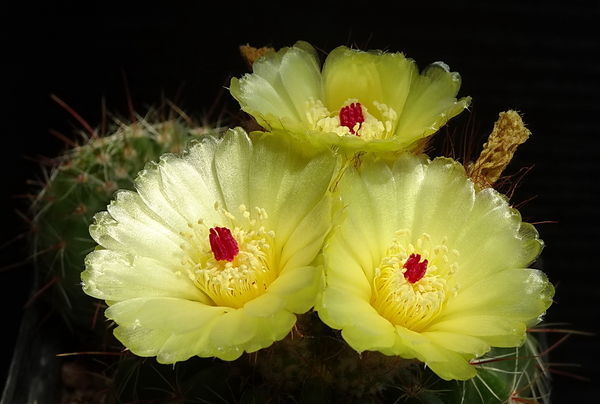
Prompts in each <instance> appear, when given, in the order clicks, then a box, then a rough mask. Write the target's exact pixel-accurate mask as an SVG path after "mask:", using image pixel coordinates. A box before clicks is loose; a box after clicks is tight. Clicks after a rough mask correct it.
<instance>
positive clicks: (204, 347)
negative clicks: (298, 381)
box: [81, 129, 339, 363]
mask: <svg viewBox="0 0 600 404" xmlns="http://www.w3.org/2000/svg"><path fill="white" fill-rule="evenodd" d="M338 166H339V164H338V159H337V157H335V156H334V155H333V154H332V153H331V152H330V151H329V150H327V149H321V150H320V151H319V150H316V149H314V148H307V147H304V148H303V147H302V145H299V144H297V142H296V141H294V139H292V138H284V137H278V136H273V135H271V134H268V133H267V134H261V133H255V134H253V135H252V137H251V138H250V137H248V135H247V134H246V133H245V132H244V131H243V130H241V129H234V130H230V131H229V132H228V133H226V134H225V136H224V138H222V139H216V138H213V137H210V136H207V137H204V138H202V139H201V141H198V142H196V143H193V144H192V145H191V146H190V147H189V149H188V150H187V152H185V153H184V154H183V155H174V154H167V155H164V156H162V157H161V160H160V162H158V163H151V164H149V165H147V166H146V168H145V169H144V170H143V171H142V172H141V173H140V174H139V176H138V178H137V179H136V181H135V187H136V190H137V191H136V192H135V191H126V190H122V191H119V192H117V194H116V195H115V198H114V200H113V201H112V203H111V204H110V205H109V206H108V211H105V212H101V213H99V214H97V215H96V216H95V221H94V224H92V226H91V227H90V233H91V235H92V237H93V238H94V240H96V242H98V244H99V247H98V248H97V249H96V250H95V251H93V252H92V253H90V254H89V255H88V256H87V258H86V270H85V271H84V272H83V273H82V276H81V278H82V281H83V288H84V290H85V292H86V293H87V294H89V295H91V296H94V297H96V298H99V299H103V300H106V302H107V303H108V305H109V308H108V309H107V310H106V316H107V317H108V318H109V319H112V320H114V321H115V323H117V325H118V327H117V328H116V329H115V331H114V333H115V335H116V337H117V338H118V339H119V340H120V341H121V342H122V343H123V344H124V345H125V346H126V347H127V348H129V349H130V350H131V351H132V352H133V353H135V354H137V355H140V356H157V360H158V361H159V362H161V363H174V362H177V361H183V360H186V359H188V358H190V357H192V356H195V355H198V356H201V357H213V356H214V357H218V358H221V359H224V360H234V359H236V358H238V357H239V356H240V355H241V354H242V353H243V352H244V351H246V352H253V351H257V350H259V349H261V348H264V347H267V346H269V345H271V344H272V343H273V342H274V341H277V340H280V339H282V338H284V337H285V335H286V334H288V332H289V331H290V329H291V328H292V327H293V325H294V323H295V321H296V316H295V313H303V312H306V311H307V310H309V309H310V308H311V307H313V306H314V303H315V299H316V296H317V294H318V293H319V292H320V291H321V289H322V286H323V270H322V267H320V266H315V265H314V264H313V261H314V260H315V257H316V256H317V254H318V253H319V251H320V249H321V247H322V243H323V239H324V238H325V236H326V234H327V233H328V231H329V229H330V226H331V211H332V209H331V206H330V205H331V200H332V198H331V195H330V192H329V191H328V189H329V187H330V184H331V181H332V178H333V176H334V175H335V173H336V172H337V170H338V169H339V167H338Z"/></svg>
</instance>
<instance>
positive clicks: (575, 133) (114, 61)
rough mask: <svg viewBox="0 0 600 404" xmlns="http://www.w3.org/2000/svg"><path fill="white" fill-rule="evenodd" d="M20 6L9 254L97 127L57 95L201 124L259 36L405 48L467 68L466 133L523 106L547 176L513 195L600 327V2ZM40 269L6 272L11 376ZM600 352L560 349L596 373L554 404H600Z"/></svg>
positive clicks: (536, 167)
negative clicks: (30, 204)
mask: <svg viewBox="0 0 600 404" xmlns="http://www.w3.org/2000/svg"><path fill="white" fill-rule="evenodd" d="M207 4H208V5H207ZM3 7H6V6H3ZM9 7H12V8H9V9H5V10H4V11H3V12H2V20H4V22H3V23H2V29H3V31H4V32H3V33H2V53H3V56H2V65H3V66H4V73H1V74H2V76H1V77H2V85H1V89H0V94H1V99H2V109H1V112H0V114H1V115H0V118H1V121H0V122H1V125H2V126H3V127H2V129H0V136H1V139H2V144H3V147H2V148H0V153H1V155H0V164H1V167H0V181H1V182H0V185H1V186H2V192H1V193H0V197H1V199H0V202H1V205H2V211H1V212H2V213H0V229H1V233H0V244H2V243H5V242H9V241H10V240H12V239H14V238H17V237H18V236H19V235H20V234H22V233H24V232H26V231H27V228H28V227H27V225H26V223H25V221H23V220H22V219H21V218H20V217H19V215H17V213H16V211H21V212H25V211H26V210H27V204H26V198H23V197H22V196H23V195H26V194H27V193H29V192H31V190H32V188H31V187H30V186H28V185H27V184H26V181H27V180H28V179H35V178H39V176H40V172H41V171H40V168H39V164H38V163H36V162H35V160H36V159H38V157H39V156H55V155H56V154H57V153H58V152H59V151H60V150H61V149H62V148H63V146H64V145H63V142H62V141H61V140H59V139H58V138H56V137H54V136H52V135H51V134H50V133H49V130H50V129H54V130H56V131H58V132H60V133H62V134H64V135H66V136H68V137H71V138H75V135H73V132H74V131H73V128H80V127H81V126H80V125H78V124H77V123H76V121H75V119H74V118H73V117H72V116H71V115H70V114H69V113H68V112H66V111H65V110H64V109H63V108H62V107H60V106H59V105H58V104H57V103H56V102H54V101H53V100H51V98H50V94H55V95H57V96H58V97H59V98H61V99H62V100H64V101H65V102H66V103H67V104H68V105H69V106H71V107H72V108H73V109H74V110H76V111H77V112H78V113H79V114H80V115H81V116H82V117H83V119H85V120H86V121H87V122H88V123H89V124H90V125H92V126H97V125H99V124H100V122H101V119H102V112H101V102H102V100H103V99H104V100H105V104H106V106H107V109H108V110H109V111H111V112H114V113H117V114H120V115H124V116H128V114H129V108H128V103H127V96H126V89H129V91H130V92H131V94H132V100H133V107H134V109H135V110H136V111H140V112H142V113H143V112H144V110H145V108H146V107H147V106H148V105H157V104H159V103H160V101H161V99H162V97H166V98H169V99H175V98H177V99H178V105H180V106H182V107H183V108H184V109H185V110H186V111H187V112H188V113H190V114H191V115H194V116H197V117H201V116H202V115H203V114H204V113H205V112H206V111H207V110H208V109H210V107H211V105H212V104H213V102H214V100H215V99H216V98H217V97H218V96H219V94H221V93H223V86H224V85H227V83H228V82H229V79H228V77H229V76H230V75H237V76H239V75H240V74H242V73H243V72H244V71H245V66H244V62H243V61H242V59H241V58H240V57H239V54H238V46H239V45H242V44H245V43H247V42H249V43H250V44H252V45H254V46H263V45H272V46H274V47H276V48H279V47H282V46H287V45H292V44H293V43H294V42H295V41H296V40H299V39H303V40H306V41H308V42H310V43H312V44H313V45H315V46H316V47H317V48H319V49H322V50H323V51H330V50H332V49H333V48H335V47H336V46H338V45H342V44H344V45H356V46H358V47H361V48H370V49H373V48H380V49H389V50H390V51H402V52H404V53H405V54H406V55H407V56H408V57H411V58H414V59H415V60H416V61H417V63H418V64H419V66H420V67H421V68H423V67H425V66H426V65H427V64H429V63H431V62H434V61H436V60H442V61H444V62H446V63H447V64H449V65H450V67H451V68H452V70H454V71H458V72H460V73H461V75H462V78H463V86H462V89H461V92H460V95H461V96H464V95H470V96H472V97H473V100H474V102H473V106H472V112H471V113H467V114H465V115H468V116H467V118H464V117H463V118H460V119H457V120H455V121H453V122H452V123H451V126H452V127H453V128H457V130H458V131H459V132H461V133H471V134H473V135H474V136H475V137H477V136H483V135H485V134H487V133H489V131H490V129H491V127H492V124H493V121H494V120H495V119H496V117H497V114H498V112H500V111H504V110H507V109H516V110H519V111H521V112H522V114H523V116H524V120H525V122H526V123H527V124H528V127H529V129H530V130H531V131H532V132H533V136H532V138H531V139H530V140H529V141H528V142H527V143H526V144H524V145H523V146H522V147H521V148H520V149H519V151H518V154H517V158H516V159H515V160H514V162H513V164H512V165H511V166H510V167H509V169H508V172H509V173H516V172H517V171H518V170H519V168H520V167H524V166H533V168H532V170H531V171H530V172H529V173H528V174H527V175H526V176H525V178H524V179H523V180H522V181H521V182H520V187H519V188H518V189H517V190H516V193H515V195H514V196H513V198H512V200H511V201H512V202H513V203H514V204H519V203H521V202H524V201H527V200H529V199H530V198H533V197H535V198H534V199H532V200H531V201H528V202H526V203H525V204H524V205H523V206H522V208H521V212H522V214H523V217H524V218H525V219H526V220H528V221H530V222H548V221H551V222H555V223H543V224H539V225H538V226H537V228H538V230H539V232H540V233H541V236H542V238H543V239H544V240H545V242H546V245H547V247H546V250H545V251H544V253H543V264H544V269H545V271H546V272H547V273H548V275H549V277H550V279H551V280H552V282H553V283H554V284H555V285H557V292H556V296H555V301H556V303H555V304H554V305H553V306H552V307H551V309H550V310H549V312H548V315H547V317H546V318H547V320H548V321H549V322H566V323H569V324H570V327H571V328H572V329H576V330H581V331H588V332H596V333H597V332H598V331H599V330H600V327H599V325H598V324H599V323H600V321H599V320H600V315H599V313H598V311H599V307H600V306H599V304H598V300H599V299H600V281H599V277H598V276H597V273H598V271H599V270H600V264H599V255H598V251H599V246H598V241H599V238H598V236H597V224H598V219H599V218H600V215H599V213H598V207H599V204H598V202H599V197H598V190H597V188H596V187H597V186H598V185H599V184H598V178H599V175H600V170H599V166H600V162H599V158H600V152H599V150H600V139H599V135H600V133H599V132H600V130H599V129H598V120H599V118H600V97H599V94H600V79H599V78H598V76H599V74H600V68H599V65H598V62H600V35H599V28H598V26H599V24H598V19H599V18H600V6H598V3H597V2H595V1H586V2H584V1H570V2H562V3H556V4H553V5H551V4H549V2H545V1H543V2H542V1H541V2H532V1H529V2H523V1H516V0H503V1H501V0H490V1H485V0H483V1H455V2H450V1H443V2H435V1H429V2H423V4H416V3H415V2H405V1H395V2H393V3H387V2H374V1H370V2H362V3H361V4H359V5H358V6H356V5H350V2H331V3H325V2H310V1H304V2H289V3H288V2H265V3H261V2H245V3H236V2H229V1H220V2H210V3H208V2H207V3H205V2H203V1H146V2H141V1H133V2H132V1H123V2H114V3H113V2H107V1H80V2H72V3H69V4H67V3H64V2H44V3H43V4H42V5H35V6H34V5H33V3H32V4H29V3H27V2H25V3H23V4H22V5H20V6H9ZM123 73H124V74H125V76H126V77H127V85H126V84H124V81H123ZM178 94H181V96H178ZM222 95H223V97H224V98H223V99H224V100H225V101H226V103H227V105H226V107H227V108H228V109H229V110H230V111H233V112H235V111H237V109H238V108H237V106H236V103H235V101H234V100H233V99H232V98H230V96H229V95H228V94H227V93H223V94H222ZM469 118H470V119H469ZM467 123H468V125H467ZM0 255H1V257H2V258H1V261H0V267H6V266H8V265H11V264H15V263H18V262H20V261H22V260H24V259H25V258H26V257H27V253H26V250H25V245H24V243H22V242H19V241H16V242H14V243H12V244H9V245H8V246H4V247H3V248H2V249H1V250H0ZM30 273H31V268H30V267H29V266H28V265H26V264H25V265H22V266H19V267H16V268H13V269H8V270H5V271H3V272H2V273H0V285H1V290H0V299H1V300H0V310H1V313H2V320H1V324H2V325H1V334H2V336H3V342H2V349H1V355H2V356H1V357H0V363H1V366H0V380H2V381H3V380H5V378H6V369H7V367H8V363H9V360H10V355H11V350H12V347H13V345H14V343H15V341H16V332H17V329H18V324H19V319H20V316H21V310H22V306H23V305H24V303H25V302H26V301H27V299H28V294H29V288H30V282H31V276H30ZM483 292H484V291H483ZM551 339H552V340H556V339H558V337H551ZM598 346H599V344H598V337H583V336H573V337H571V338H570V339H569V340H568V341H567V342H565V343H564V344H563V345H561V346H560V347H558V348H557V349H556V350H555V351H553V353H552V356H551V362H553V363H557V364H560V363H563V364H565V363H571V364H580V365H581V367H580V368H571V367H563V366H557V367H556V369H558V370H561V371H565V372H572V373H575V374H577V375H579V376H583V377H587V378H590V379H592V381H591V382H585V381H580V380H577V379H573V378H570V377H565V376H559V375H557V376H555V379H554V390H555V392H554V396H553V402H555V403H570V402H578V403H586V402H595V401H596V400H594V399H593V398H592V397H594V396H597V395H598V389H597V384H598V383H599V382H600V370H599V367H600V357H599V349H598ZM1 383H3V382H0V386H1V385H2V384H1Z"/></svg>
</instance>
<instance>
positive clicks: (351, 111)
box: [340, 102, 365, 135]
mask: <svg viewBox="0 0 600 404" xmlns="http://www.w3.org/2000/svg"><path fill="white" fill-rule="evenodd" d="M364 121H365V116H364V115H363V112H362V105H360V103H358V102H356V103H355V102H353V103H352V104H350V105H347V106H345V107H343V108H342V109H340V125H341V126H345V127H347V128H348V129H350V133H352V134H353V135H355V134H356V132H357V131H358V130H359V129H360V124H361V123H363V122H364Z"/></svg>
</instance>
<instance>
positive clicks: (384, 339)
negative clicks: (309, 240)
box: [318, 153, 554, 380]
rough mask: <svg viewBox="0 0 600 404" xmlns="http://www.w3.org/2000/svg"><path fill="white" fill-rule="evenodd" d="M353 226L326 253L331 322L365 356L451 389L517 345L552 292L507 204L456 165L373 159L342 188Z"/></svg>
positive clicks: (524, 228)
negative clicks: (413, 366) (486, 359)
mask: <svg viewBox="0 0 600 404" xmlns="http://www.w3.org/2000/svg"><path fill="white" fill-rule="evenodd" d="M338 190H339V193H340V196H341V198H342V201H343V203H344V206H345V211H344V214H345V217H344V218H343V221H342V222H341V223H340V225H339V226H338V227H337V228H335V229H334V231H333V233H332V235H331V237H330V239H329V240H328V242H327V244H326V247H325V248H324V257H325V274H326V288H325V290H324V292H323V295H322V299H321V301H320V303H319V305H318V311H319V315H320V317H321V318H322V319H323V321H324V322H325V323H326V324H328V325H329V326H330V327H332V328H336V329H340V330H342V336H343V337H344V338H345V340H346V341H347V342H348V344H349V345H350V346H352V347H353V348H354V349H356V350H357V351H359V352H360V351H365V350H371V351H380V352H382V353H384V354H387V355H398V356H401V357H404V358H406V359H412V358H416V359H418V360H420V361H422V362H424V363H426V364H427V366H429V367H430V368H431V369H432V370H433V371H434V372H436V373H437V374H438V375H439V376H440V377H442V378H443V379H446V380H450V379H459V380H465V379H469V378H471V377H473V376H475V374H476V368H475V367H474V366H472V365H471V364H470V363H469V361H470V360H472V359H474V358H477V357H480V356H482V355H484V354H485V353H486V352H488V351H489V350H490V348H491V347H515V346H519V345H521V344H522V343H523V342H524V341H525V338H526V334H525V332H526V329H527V328H528V327H530V326H532V325H534V324H537V323H538V322H539V321H541V317H542V315H543V314H544V313H545V311H546V309H547V308H548V307H549V306H550V304H551V300H552V296H553V292H554V289H553V287H552V285H551V284H550V283H549V282H548V280H547V278H546V276H545V275H544V274H543V273H542V272H541V271H539V270H536V269H532V268H528V266H529V265H530V264H531V263H532V262H533V261H534V260H535V259H536V258H537V256H538V255H539V253H540V252H541V250H542V247H543V243H542V241H541V240H540V239H539V238H538V234H537V232H536V231H535V229H534V228H533V226H531V225H530V224H527V223H523V222H522V221H521V216H520V215H519V213H518V212H517V211H516V210H515V209H513V208H511V207H510V206H509V204H508V202H507V200H506V198H505V197H504V196H503V195H501V194H500V193H498V192H497V191H495V190H493V189H491V188H488V189H485V190H482V191H479V192H477V190H476V188H475V187H474V185H473V182H472V181H471V180H470V179H469V178H468V177H467V176H466V174H465V171H464V169H463V167H462V166H461V165H460V164H459V163H457V162H455V161H453V160H451V159H447V158H437V159H435V160H433V161H428V160H426V159H425V157H423V156H414V155H412V154H409V153H404V154H402V155H401V156H400V157H399V158H398V160H397V161H396V162H395V163H393V164H391V163H390V164H388V163H385V162H384V161H382V160H380V159H377V158H376V157H369V156H364V158H363V161H362V164H361V165H360V166H359V167H358V168H354V167H352V168H349V169H348V170H347V171H346V173H345V175H344V176H343V177H342V179H341V180H340V182H339V183H338Z"/></svg>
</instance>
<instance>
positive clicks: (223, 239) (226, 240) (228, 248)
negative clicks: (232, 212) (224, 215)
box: [208, 227, 240, 262]
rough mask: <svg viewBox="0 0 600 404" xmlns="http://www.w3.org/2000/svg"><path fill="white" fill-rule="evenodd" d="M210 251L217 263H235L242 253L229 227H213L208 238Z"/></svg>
mask: <svg viewBox="0 0 600 404" xmlns="http://www.w3.org/2000/svg"><path fill="white" fill-rule="evenodd" d="M208 240H209V242H210V249H211V250H212V252H213V255H214V256H215V259H216V260H217V261H229V262H231V261H233V259H234V258H235V256H236V255H237V254H238V252H240V248H239V246H238V243H237V241H235V239H234V238H233V236H232V235H231V230H229V229H228V228H227V227H213V228H212V229H210V235H209V236H208Z"/></svg>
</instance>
